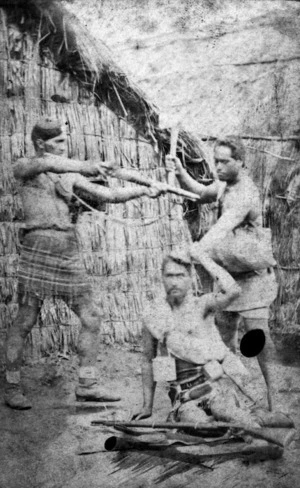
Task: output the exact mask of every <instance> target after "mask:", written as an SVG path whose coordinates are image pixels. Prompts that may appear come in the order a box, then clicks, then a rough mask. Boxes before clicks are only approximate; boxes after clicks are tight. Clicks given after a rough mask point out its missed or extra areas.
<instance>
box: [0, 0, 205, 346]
mask: <svg viewBox="0 0 300 488" xmlns="http://www.w3.org/2000/svg"><path fill="white" fill-rule="evenodd" d="M11 4H12V5H11V6H9V7H8V8H6V9H5V10H4V9H3V8H2V9H0V22H1V26H2V27H3V29H1V34H0V42H1V45H0V48H1V49H0V51H1V52H2V55H3V53H8V56H7V57H6V58H5V57H4V58H1V59H0V64H1V66H0V69H1V70H2V72H3V73H4V82H5V84H6V85H5V89H4V92H3V94H2V95H3V98H2V100H3V102H2V105H3V114H4V115H5V117H3V118H1V120H0V137H1V145H0V151H1V156H2V158H1V161H2V163H1V166H0V171H1V174H2V175H3V178H2V179H1V187H0V197H1V198H0V218H1V219H2V220H3V221H2V222H1V223H0V270H2V271H3V275H2V276H3V278H2V281H1V296H2V299H3V301H4V302H3V306H2V308H1V310H0V319H1V324H0V327H8V326H10V325H11V323H12V321H13V319H14V317H15V314H16V269H17V257H18V229H19V227H20V223H21V220H22V209H21V206H20V200H19V196H18V187H17V185H16V182H15V180H14V179H13V176H12V169H11V165H12V161H13V160H14V159H16V158H18V157H21V156H31V155H32V154H33V147H32V143H31V140H30V134H31V130H32V127H33V125H34V123H35V122H36V120H37V119H38V118H39V117H40V116H41V115H46V114H47V115H50V116H54V117H59V118H61V119H62V120H65V121H67V122H69V127H70V131H69V137H68V143H69V154H70V156H71V157H75V158H79V159H82V160H85V159H97V160H99V159H100V160H104V159H105V160H115V161H117V162H118V163H119V164H120V166H122V167H125V168H137V169H139V171H141V172H142V173H143V175H147V176H148V177H149V178H152V179H154V180H159V181H165V180H166V171H165V167H164V161H163V154H164V152H166V151H168V144H169V142H168V133H163V132H161V131H159V130H158V128H157V127H156V122H157V121H156V115H155V114H154V112H153V108H152V107H151V106H150V105H149V104H148V102H146V101H145V100H144V99H143V98H142V97H141V95H140V93H139V92H138V91H137V90H136V89H135V88H133V87H132V86H130V85H129V82H128V80H127V78H126V77H125V76H124V75H123V74H122V73H121V72H120V71H119V70H118V69H117V68H116V67H115V66H114V65H113V63H112V62H111V60H110V58H109V57H106V51H105V49H104V51H103V52H102V46H100V48H99V49H98V47H97V48H96V47H95V46H94V44H93V43H92V44H91V43H90V40H89V38H88V36H87V35H86V34H85V33H84V32H83V33H82V32H81V28H80V27H79V26H78V25H77V23H76V22H75V23H74V22H73V20H72V28H71V27H70V26H69V25H68V22H65V23H64V24H63V25H62V22H61V19H58V13H60V12H62V11H61V10H60V9H58V10H55V9H56V8H57V7H55V8H54V6H55V5H56V4H55V2H48V3H47V5H45V3H41V2H38V1H36V2H34V1H32V2H31V1H30V2H27V4H28V6H27V8H26V12H25V11H24V8H23V6H22V2H21V3H20V4H18V7H17V8H16V9H14V8H13V5H15V2H11ZM52 8H53V9H54V10H52ZM41 12H43V15H42V17H41ZM50 14H51V15H50ZM64 15H65V14H63V16H64ZM22 19H23V20H22ZM65 19H67V20H68V17H65ZM21 20H22V22H23V23H22V24H21ZM13 21H14V25H12V22H13ZM40 21H41V22H40ZM53 25H55V26H56V31H55V32H54V30H53ZM17 26H18V27H17ZM47 33H48V34H49V35H48V36H46V34H47ZM57 67H59V68H60V69H61V70H60V71H59V70H58V69H57ZM10 77H12V85H10V84H9V83H10V82H9V79H10ZM110 78H113V83H114V87H115V88H114V89H113V93H114V96H116V90H117V92H118V97H117V98H118V101H117V104H118V105H120V100H119V97H120V98H121V100H122V104H123V106H124V107H122V116H123V112H124V108H125V110H126V111H127V112H128V114H129V116H128V120H127V121H124V120H122V118H121V117H120V116H118V114H119V110H118V108H117V107H116V100H115V98H113V96H112V94H111V89H112V86H110V83H111V81H110ZM8 86H10V93H9V97H7V91H6V89H7V87H8ZM100 92H101V93H100ZM58 95H59V97H60V98H57V96H58ZM62 96H63V98H62ZM99 98H100V99H101V101H105V102H106V103H107V105H108V106H109V107H111V108H113V109H114V111H115V112H116V113H113V112H112V111H111V110H110V109H109V108H107V107H106V106H105V105H103V104H100V103H99V101H100V100H99ZM95 100H96V102H95ZM138 115H139V117H138ZM128 121H131V122H134V124H133V125H130V124H129V123H128ZM137 127H138V128H139V130H137ZM149 134H150V136H149ZM153 137H155V138H157V144H154V143H153V139H152V138H153ZM179 141H180V144H179V146H180V148H181V149H180V151H182V153H183V152H184V158H185V159H186V160H189V159H192V158H195V157H197V158H200V159H201V151H200V148H199V147H198V145H197V144H196V142H195V141H194V140H193V139H192V138H191V137H190V136H189V135H188V134H186V133H184V132H182V133H181V134H180V137H179ZM158 147H159V150H158ZM205 167H206V166H205V164H203V165H202V169H203V172H205ZM207 174H208V173H207ZM109 184H110V186H111V187H117V186H120V185H124V183H123V182H121V181H118V180H116V179H111V181H110V182H109ZM126 186H132V184H130V183H126ZM101 208H102V211H100V212H93V213H91V212H83V211H82V209H81V210H80V216H79V219H78V225H77V227H78V233H79V237H80V243H81V249H82V254H83V259H84V262H85V265H86V268H87V271H88V273H89V274H90V275H91V278H92V280H93V283H94V293H95V300H96V303H97V305H98V307H99V322H100V319H101V315H102V319H101V324H102V325H101V334H102V335H103V337H104V338H105V340H107V341H110V342H113V341H120V342H122V341H125V340H130V339H132V338H133V337H136V336H137V335H138V334H139V332H140V330H141V324H140V316H141V312H142V310H143V309H144V306H145V303H146V301H147V300H149V299H153V298H154V297H155V296H157V295H158V294H160V293H161V292H162V288H161V281H160V265H161V261H162V256H163V255H164V254H165V253H167V252H168V251H169V250H171V249H174V248H176V247H181V246H182V245H183V244H184V243H186V242H188V241H189V239H190V234H189V231H188V227H187V224H186V222H185V221H184V220H183V207H182V200H181V199H180V198H177V197H176V198H174V197H169V196H164V197H160V198H158V199H155V200H150V199H148V198H142V199H139V200H136V201H131V202H127V203H125V204H118V205H106V206H104V207H103V206H102V207H101ZM16 219H19V222H18V221H17V220H16ZM78 332H79V322H78V320H77V319H76V317H74V315H73V314H72V313H71V312H70V310H69V309H68V308H67V307H66V306H65V304H64V303H63V302H62V301H60V300H54V301H53V300H45V302H44V304H43V308H42V311H41V314H40V318H39V322H38V324H37V325H36V326H35V327H34V329H33V332H32V334H31V336H30V337H29V339H28V348H29V351H31V354H34V355H39V354H45V353H49V352H51V351H53V350H57V349H60V350H61V351H62V352H64V353H66V352H68V350H74V348H76V343H77V338H78Z"/></svg>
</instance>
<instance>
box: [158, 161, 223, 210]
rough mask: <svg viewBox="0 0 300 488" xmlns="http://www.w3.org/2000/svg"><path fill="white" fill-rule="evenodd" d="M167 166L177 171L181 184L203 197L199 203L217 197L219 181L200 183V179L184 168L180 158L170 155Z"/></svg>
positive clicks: (212, 200) (208, 201) (210, 200)
mask: <svg viewBox="0 0 300 488" xmlns="http://www.w3.org/2000/svg"><path fill="white" fill-rule="evenodd" d="M166 167H167V169H169V170H171V169H173V170H175V171H176V176H177V178H178V181H179V183H180V186H182V187H183V188H184V189H186V190H189V191H191V192H193V193H196V194H197V195H199V196H200V197H201V200H198V202H199V203H211V202H214V201H215V200H216V199H217V197H218V189H219V184H218V182H213V183H211V184H210V185H208V186H206V185H202V184H201V183H198V181H196V180H195V179H194V178H192V177H191V176H190V175H189V174H188V172H187V171H186V170H185V169H184V167H183V166H182V164H181V161H180V159H179V158H173V157H172V156H169V155H168V156H166Z"/></svg>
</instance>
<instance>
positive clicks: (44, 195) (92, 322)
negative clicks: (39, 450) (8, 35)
mask: <svg viewBox="0 0 300 488" xmlns="http://www.w3.org/2000/svg"><path fill="white" fill-rule="evenodd" d="M32 142H33V144H34V147H35V152H36V156H35V157H33V158H31V159H20V160H18V161H17V162H16V164H15V165H14V176H15V177H16V178H17V179H18V180H19V181H20V192H21V197H22V201H23V209H24V215H25V224H26V227H25V230H24V234H23V239H22V247H21V255H20V262H19V270H18V303H19V311H18V315H17V317H16V319H15V321H14V324H13V325H12V327H11V328H10V329H9V330H8V335H7V345H6V387H5V402H6V404H7V405H9V406H10V407H11V408H15V409H28V408H31V404H30V402H29V400H28V399H27V398H26V396H25V395H24V393H23V391H22V388H21V379H20V370H21V364H22V356H23V346H24V341H25V338H26V336H27V335H28V333H29V332H30V331H31V329H32V327H33V326H34V324H35V323H36V320H37V317H38V314H39V312H40V310H41V306H42V303H43V299H44V298H45V297H59V298H62V299H64V300H66V302H67V303H68V304H69V306H70V307H71V308H72V309H73V310H74V312H75V313H76V314H77V315H78V317H79V318H80V320H81V324H82V328H81V332H80V337H79V342H78V355H79V382H78V385H77V387H76V397H77V399H78V400H90V401H118V400H120V397H118V396H117V395H115V394H114V393H110V392H109V391H106V390H105V389H104V388H102V387H100V386H99V384H98V380H97V370H96V361H97V353H98V344H99V341H98V338H99V332H100V318H99V313H98V312H97V308H96V305H95V303H94V300H93V297H92V288H91V283H90V281H89V278H88V276H87V273H86V271H85V267H84V263H83V260H82V257H81V255H80V252H79V247H78V241H77V238H76V231H75V227H74V224H72V223H71V218H70V212H69V206H68V204H69V202H70V199H71V197H72V194H73V191H74V190H76V189H80V190H84V191H85V192H87V193H88V194H89V195H90V197H92V198H94V199H95V201H103V202H110V203H121V202H126V201H127V200H131V199H133V198H138V197H141V196H144V195H147V196H149V197H153V198H154V197H156V196H158V195H159V193H161V192H162V191H163V185H160V186H159V185H157V186H155V187H154V186H152V187H150V188H147V187H136V188H117V189H110V188H106V187H104V186H99V185H96V184H93V183H90V182H89V181H88V179H87V178H86V176H95V175H98V174H105V173H106V172H107V171H109V170H108V169H107V164H106V165H105V164H104V165H102V164H101V163H100V162H99V163H95V162H94V163H91V162H88V161H84V162H81V161H76V160H70V159H68V158H67V156H66V150H67V136H66V133H65V129H64V128H63V127H62V124H61V123H60V122H59V121H58V120H52V119H43V120H40V121H38V123H37V124H36V125H35V126H34V128H33V131H32ZM104 166H105V167H104Z"/></svg>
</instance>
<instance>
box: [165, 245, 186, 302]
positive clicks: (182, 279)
mask: <svg viewBox="0 0 300 488" xmlns="http://www.w3.org/2000/svg"><path fill="white" fill-rule="evenodd" d="M191 275H192V264H191V260H190V257H189V256H188V255H187V254H185V253H182V252H173V253H171V254H169V255H168V256H166V257H165V258H164V260H163V263H162V279H163V284H164V287H165V290H166V294H167V300H168V302H169V303H170V304H171V305H173V304H174V305H180V304H181V303H182V302H183V300H184V298H185V297H186V295H187V293H188V291H189V290H190V289H191V287H192V276H191Z"/></svg>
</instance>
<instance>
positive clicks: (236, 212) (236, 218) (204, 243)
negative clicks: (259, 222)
mask: <svg viewBox="0 0 300 488" xmlns="http://www.w3.org/2000/svg"><path fill="white" fill-rule="evenodd" d="M250 210H251V202H250V201H248V200H247V201H241V202H239V204H238V205H236V207H235V208H231V209H228V210H226V211H225V212H224V213H223V215H222V216H221V217H220V218H219V219H218V220H217V222H216V223H215V224H214V225H213V226H212V227H211V228H210V229H209V231H208V232H207V233H206V234H205V236H203V237H202V239H201V241H200V242H199V246H200V247H199V249H202V250H205V249H210V248H211V246H212V244H213V241H214V240H215V239H218V240H220V239H224V238H225V237H226V235H227V234H228V232H229V231H232V230H234V229H235V228H236V227H238V226H239V225H241V224H242V223H243V222H244V220H245V218H246V217H247V215H248V214H249V212H250Z"/></svg>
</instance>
